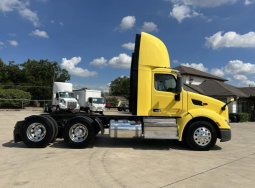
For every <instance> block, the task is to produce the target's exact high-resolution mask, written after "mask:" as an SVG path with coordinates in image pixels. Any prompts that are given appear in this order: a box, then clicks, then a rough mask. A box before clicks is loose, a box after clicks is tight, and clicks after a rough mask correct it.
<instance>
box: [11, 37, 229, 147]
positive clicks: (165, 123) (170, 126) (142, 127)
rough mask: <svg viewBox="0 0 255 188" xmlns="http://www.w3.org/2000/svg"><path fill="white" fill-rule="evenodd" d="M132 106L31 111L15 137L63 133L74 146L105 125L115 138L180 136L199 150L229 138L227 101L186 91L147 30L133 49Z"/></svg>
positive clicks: (30, 139) (42, 139) (32, 139)
mask: <svg viewBox="0 0 255 188" xmlns="http://www.w3.org/2000/svg"><path fill="white" fill-rule="evenodd" d="M223 107H224V108H223ZM129 111H130V113H131V114H130V115H128V116H124V115H123V116H121V115H88V114H86V113H73V112H71V111H65V112H53V113H51V114H49V115H44V114H42V115H40V116H31V117H28V118H27V119H25V121H21V122H17V124H16V125H15V129H14V140H15V142H18V141H23V142H24V143H25V144H26V145H27V146H29V147H45V146H46V145H47V144H48V143H49V142H54V140H55V139H56V137H59V138H64V140H65V142H66V143H67V144H68V145H69V146H71V147H74V148H84V147H86V146H88V145H89V144H90V143H91V142H92V141H93V139H94V137H95V135H96V134H97V133H98V132H100V131H101V134H104V128H105V126H109V136H110V137H111V138H144V139H176V140H179V141H185V142H187V144H188V145H189V146H190V147H191V148H193V149H195V150H209V149H211V148H212V147H213V146H214V145H215V143H216V141H217V138H219V139H221V141H229V140H230V139H231V130H230V126H229V123H228V108H227V106H225V105H224V103H222V102H221V101H218V100H216V99H213V98H210V97H207V96H204V95H200V94H196V93H192V92H187V91H185V90H184V89H183V88H182V78H181V76H180V75H179V73H178V71H175V70H173V69H172V68H171V67H170V60H169V55H168V51H167V49H166V47H165V45H164V43H163V42H162V41H160V40H159V39H158V38H156V37H154V36H152V35H150V34H147V33H144V32H142V33H141V35H137V36H136V42H135V50H134V53H133V55H132V63H131V70H130V100H129ZM51 127H55V128H53V129H54V130H55V132H54V130H53V129H52V130H53V131H51V129H50V128H51ZM56 132H57V133H56ZM47 135H48V137H47V139H46V136H47ZM38 140H39V141H38Z"/></svg>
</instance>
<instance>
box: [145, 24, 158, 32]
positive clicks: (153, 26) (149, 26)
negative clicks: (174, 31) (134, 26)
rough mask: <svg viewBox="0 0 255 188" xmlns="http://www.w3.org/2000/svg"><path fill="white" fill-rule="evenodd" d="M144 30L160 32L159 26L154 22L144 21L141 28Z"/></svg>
mask: <svg viewBox="0 0 255 188" xmlns="http://www.w3.org/2000/svg"><path fill="white" fill-rule="evenodd" d="M141 30H142V31H145V32H158V31H159V29H158V26H157V25H156V24H155V23H153V22H143V26H142V28H141Z"/></svg>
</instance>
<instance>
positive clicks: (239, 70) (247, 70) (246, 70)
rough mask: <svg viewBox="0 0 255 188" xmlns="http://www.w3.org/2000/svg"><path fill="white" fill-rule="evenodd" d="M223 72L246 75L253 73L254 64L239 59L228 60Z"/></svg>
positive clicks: (254, 70) (254, 69)
mask: <svg viewBox="0 0 255 188" xmlns="http://www.w3.org/2000/svg"><path fill="white" fill-rule="evenodd" d="M224 72H225V73H226V74H233V75H247V74H253V73H255V64H251V63H244V62H243V61H240V60H233V61H229V63H228V64H227V65H226V66H225V67H224Z"/></svg>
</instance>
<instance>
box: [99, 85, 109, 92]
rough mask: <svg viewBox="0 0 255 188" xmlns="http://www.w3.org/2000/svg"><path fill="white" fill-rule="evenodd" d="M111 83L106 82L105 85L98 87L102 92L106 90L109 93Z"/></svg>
mask: <svg viewBox="0 0 255 188" xmlns="http://www.w3.org/2000/svg"><path fill="white" fill-rule="evenodd" d="M110 84H111V83H108V84H105V85H103V86H99V87H98V89H99V90H101V91H102V92H106V93H109V90H110V87H109V86H110Z"/></svg>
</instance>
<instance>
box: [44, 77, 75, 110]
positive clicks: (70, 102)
mask: <svg viewBox="0 0 255 188" xmlns="http://www.w3.org/2000/svg"><path fill="white" fill-rule="evenodd" d="M54 107H55V108H56V110H60V109H74V110H80V106H79V104H78V102H77V100H76V99H75V97H74V93H73V84H71V83H64V82H54V84H53V94H52V105H51V106H45V108H44V111H45V112H51V111H52V108H54Z"/></svg>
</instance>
